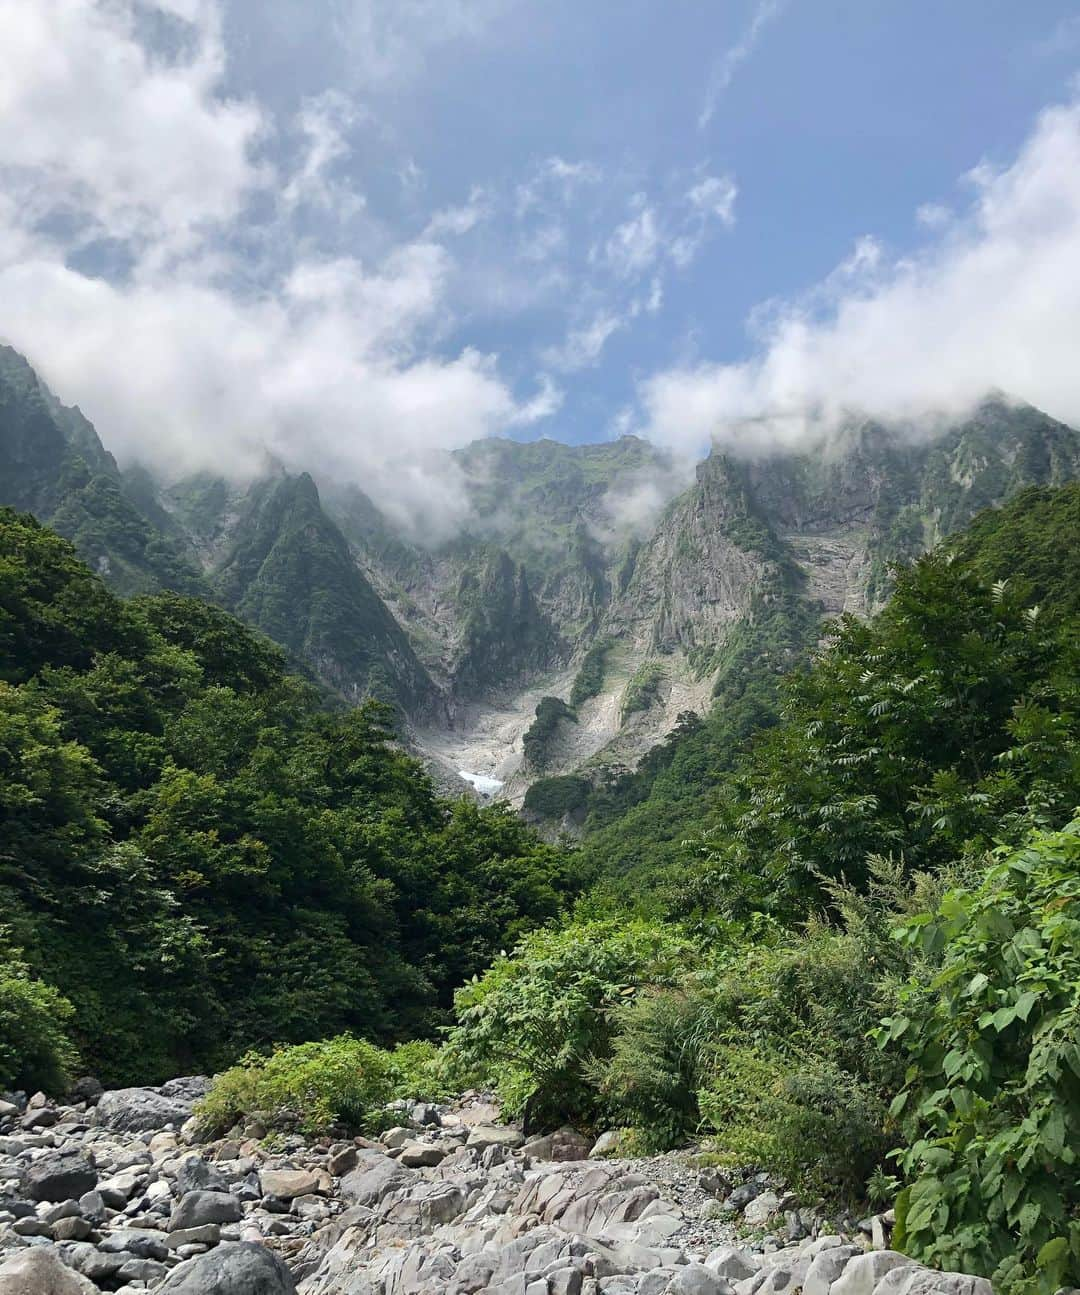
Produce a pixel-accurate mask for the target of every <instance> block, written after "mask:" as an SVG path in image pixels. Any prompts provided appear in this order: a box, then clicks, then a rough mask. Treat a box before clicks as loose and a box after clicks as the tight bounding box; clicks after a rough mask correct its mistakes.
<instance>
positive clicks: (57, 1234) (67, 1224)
mask: <svg viewBox="0 0 1080 1295" xmlns="http://www.w3.org/2000/svg"><path fill="white" fill-rule="evenodd" d="M92 1230H93V1229H92V1228H91V1227H90V1224H89V1223H88V1222H87V1221H86V1219H79V1218H66V1219H57V1221H56V1222H55V1223H54V1224H53V1225H52V1233H53V1237H54V1239H55V1240H57V1241H85V1240H86V1238H87V1237H88V1236H89V1235H90V1233H91V1231H92Z"/></svg>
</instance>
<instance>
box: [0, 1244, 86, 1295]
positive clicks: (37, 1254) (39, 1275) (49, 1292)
mask: <svg viewBox="0 0 1080 1295" xmlns="http://www.w3.org/2000/svg"><path fill="white" fill-rule="evenodd" d="M0 1295H98V1288H97V1287H96V1286H95V1285H94V1283H93V1282H92V1281H89V1280H88V1279H87V1278H86V1277H83V1276H82V1275H81V1274H80V1273H77V1272H75V1271H74V1269H71V1268H69V1267H68V1266H67V1264H65V1263H64V1262H63V1260H62V1259H61V1258H60V1256H59V1254H58V1253H57V1252H56V1251H55V1250H54V1249H53V1248H52V1246H34V1247H33V1248H32V1249H30V1250H21V1251H19V1252H17V1253H16V1254H14V1255H12V1256H10V1258H8V1259H6V1260H5V1261H4V1262H3V1263H0Z"/></svg>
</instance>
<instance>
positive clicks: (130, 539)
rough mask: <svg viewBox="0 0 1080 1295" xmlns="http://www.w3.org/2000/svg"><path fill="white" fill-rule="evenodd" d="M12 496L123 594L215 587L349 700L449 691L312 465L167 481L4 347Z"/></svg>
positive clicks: (1, 385)
mask: <svg viewBox="0 0 1080 1295" xmlns="http://www.w3.org/2000/svg"><path fill="white" fill-rule="evenodd" d="M0 504H7V505H10V506H12V507H14V508H18V509H22V510H24V511H27V512H32V513H34V514H35V516H37V517H38V519H39V520H41V521H43V522H46V523H47V524H48V525H49V526H51V527H52V528H53V529H55V530H56V531H58V532H59V533H60V534H61V535H63V536H65V537H66V538H68V539H70V540H71V541H72V542H73V543H74V544H75V546H76V549H77V550H78V552H79V554H80V556H81V557H82V558H83V559H84V561H86V562H87V563H88V564H89V565H90V566H91V567H92V568H93V569H94V570H95V571H96V572H98V574H100V575H102V576H104V577H105V578H106V580H107V581H108V582H109V584H110V585H111V586H112V587H113V588H114V589H116V590H117V592H119V593H121V594H125V595H130V594H137V593H149V592H154V591H157V590H161V589H172V590H176V591H178V592H181V593H188V594H194V595H197V596H199V597H203V598H209V599H212V600H213V601H216V602H218V603H220V604H222V605H223V606H225V607H227V608H229V610H231V611H234V612H235V613H236V614H237V615H239V616H240V617H241V618H242V619H244V620H246V621H247V622H248V624H250V625H253V626H255V627H257V628H258V629H260V630H262V631H263V632H264V633H265V634H267V635H268V636H269V637H270V638H272V639H274V640H276V641H277V642H278V643H280V644H281V645H282V646H283V647H285V648H287V649H288V650H289V652H290V653H291V655H292V658H293V660H294V662H295V663H301V664H303V666H305V667H306V668H307V669H308V670H309V671H310V672H311V673H313V674H314V675H315V676H316V677H318V678H319V679H320V680H321V681H322V682H323V683H324V684H326V685H327V687H328V688H330V689H331V690H332V691H333V692H334V693H336V694H337V695H339V696H340V697H342V698H343V699H345V700H346V701H350V702H355V701H358V700H360V699H362V698H363V697H366V696H375V697H379V698H382V699H385V700H391V701H395V702H397V703H398V704H400V705H401V707H402V708H403V710H404V711H405V712H406V713H407V714H409V715H413V716H417V717H425V718H429V719H430V718H434V717H436V716H438V715H439V714H440V699H439V694H438V691H437V690H436V689H435V687H434V685H433V684H432V682H431V680H430V678H429V677H428V676H427V673H426V672H425V670H424V668H423V666H421V665H420V663H419V661H418V660H417V658H416V655H415V653H414V652H413V649H412V647H411V646H410V643H409V640H408V638H407V637H406V635H405V633H404V632H403V631H402V629H401V628H400V627H399V626H398V624H397V622H396V621H395V619H394V617H393V616H392V615H391V614H390V612H389V611H388V610H387V608H386V607H385V605H384V604H383V602H382V600H381V599H380V598H379V596H378V595H377V594H376V593H375V591H374V590H373V589H372V587H371V585H370V583H369V582H368V580H367V579H366V578H365V576H364V574H363V572H362V571H361V570H360V568H359V567H358V566H357V564H356V562H355V561H354V559H353V557H352V555H351V553H350V550H349V547H348V545H347V543H346V541H345V539H344V537H343V536H342V534H341V532H340V531H339V530H338V528H337V527H336V526H335V525H334V523H333V522H332V521H331V520H330V518H329V517H328V516H327V515H326V513H325V512H324V511H323V510H322V507H321V504H320V501H319V494H318V490H317V489H316V487H315V484H314V482H313V481H312V479H311V478H310V477H309V476H307V475H306V474H301V475H299V476H289V475H288V474H285V473H274V474H271V475H268V476H267V477H266V478H265V479H263V480H260V481H257V482H255V483H254V484H253V485H252V486H251V487H250V488H246V489H241V488H238V487H234V486H231V485H230V484H229V483H228V482H226V481H224V480H222V479H219V478H215V477H212V476H205V475H204V476H199V477H195V478H192V479H190V480H187V481H184V482H181V483H178V484H176V485H174V486H173V487H171V488H163V487H162V485H161V483H159V482H157V481H156V480H155V479H154V478H153V477H152V476H151V474H150V473H148V472H147V471H146V470H145V469H143V468H140V467H134V468H131V469H129V470H128V471H127V472H125V473H121V472H120V470H119V469H118V467H117V465H116V462H115V460H114V459H113V457H112V455H111V454H109V453H108V452H107V451H106V450H105V448H104V447H103V445H102V443H101V441H100V439H99V437H98V435H97V432H96V431H95V429H94V427H93V425H92V424H91V423H90V422H89V421H88V420H87V419H86V418H85V417H84V416H83V414H82V413H81V412H80V411H79V410H78V409H76V408H67V407H66V406H64V405H62V404H61V403H60V401H59V400H58V399H57V398H56V397H55V396H54V395H53V393H52V392H51V391H50V390H49V389H48V387H47V386H46V385H45V384H44V383H43V382H42V381H41V380H40V378H39V377H38V376H37V374H36V373H35V372H34V370H33V369H32V368H31V367H30V365H29V364H28V363H27V362H26V360H25V359H23V357H22V356H20V355H18V354H17V353H16V352H15V351H13V350H11V349H10V348H8V347H0Z"/></svg>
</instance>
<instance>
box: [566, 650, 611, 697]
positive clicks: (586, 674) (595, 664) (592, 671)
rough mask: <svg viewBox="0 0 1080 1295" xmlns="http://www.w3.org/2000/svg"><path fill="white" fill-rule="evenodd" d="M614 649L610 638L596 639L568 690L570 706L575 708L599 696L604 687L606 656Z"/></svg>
mask: <svg viewBox="0 0 1080 1295" xmlns="http://www.w3.org/2000/svg"><path fill="white" fill-rule="evenodd" d="M613 647H614V641H613V640H612V639H610V638H601V639H597V640H596V642H595V643H593V645H592V646H591V647H590V648H589V650H588V652H586V653H585V656H584V657H583V658H582V661H581V668H580V669H579V670H578V672H577V674H576V676H575V677H574V682H573V685H572V686H571V688H570V705H571V706H572V707H577V706H580V705H581V704H582V702H586V701H588V700H589V699H590V698H592V697H596V696H599V694H600V690H601V689H602V688H603V686H604V673H605V667H606V665H607V656H608V653H609V652H610V651H611V649H612V648H613Z"/></svg>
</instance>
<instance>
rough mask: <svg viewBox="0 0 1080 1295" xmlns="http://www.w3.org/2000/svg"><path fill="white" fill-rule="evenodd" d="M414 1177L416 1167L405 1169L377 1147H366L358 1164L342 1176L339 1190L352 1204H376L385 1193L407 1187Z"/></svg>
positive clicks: (386, 1194)
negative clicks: (378, 1150) (369, 1148)
mask: <svg viewBox="0 0 1080 1295" xmlns="http://www.w3.org/2000/svg"><path fill="white" fill-rule="evenodd" d="M415 1180H416V1171H415V1170H413V1169H406V1168H405V1166H404V1165H399V1164H398V1162H397V1161H396V1160H391V1159H390V1157H389V1156H384V1155H381V1154H380V1153H379V1152H377V1151H365V1152H363V1153H362V1154H361V1156H360V1163H359V1164H358V1165H357V1166H356V1168H355V1169H353V1170H351V1171H350V1172H349V1173H347V1174H346V1175H345V1177H344V1178H343V1179H342V1180H341V1187H340V1191H341V1196H342V1199H343V1200H344V1201H346V1202H347V1203H348V1204H349V1205H377V1204H378V1203H379V1201H381V1200H382V1199H383V1197H384V1196H388V1195H389V1194H390V1193H391V1192H394V1191H398V1190H399V1189H400V1188H402V1187H408V1186H409V1185H410V1184H411V1183H413V1182H414V1181H415Z"/></svg>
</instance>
